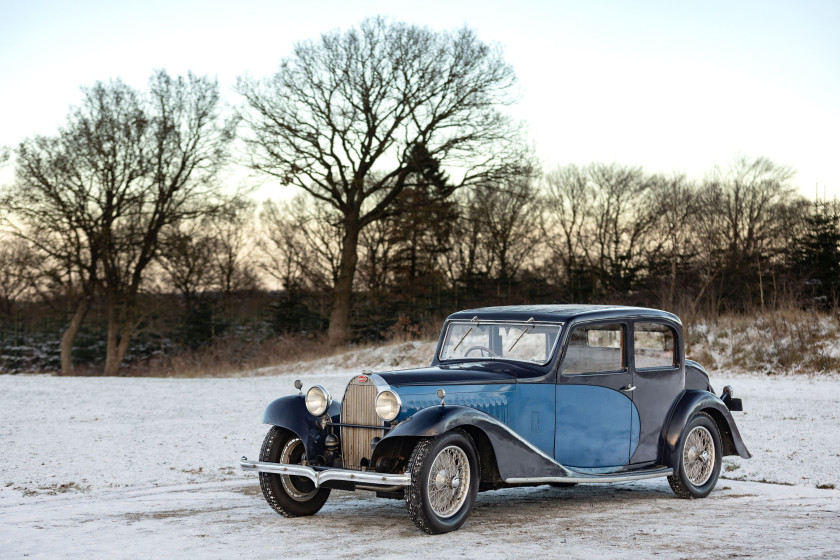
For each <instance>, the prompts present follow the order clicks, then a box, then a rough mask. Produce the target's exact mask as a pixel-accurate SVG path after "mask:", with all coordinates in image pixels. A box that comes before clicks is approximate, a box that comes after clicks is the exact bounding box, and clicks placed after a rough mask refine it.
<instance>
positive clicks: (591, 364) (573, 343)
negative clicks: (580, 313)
mask: <svg viewBox="0 0 840 560" xmlns="http://www.w3.org/2000/svg"><path fill="white" fill-rule="evenodd" d="M624 366H625V364H624V325H620V324H610V325H582V326H580V327H576V328H575V330H573V331H572V333H571V335H569V346H568V347H567V348H566V355H565V356H564V357H563V365H562V366H561V369H560V371H561V373H564V374H577V373H602V372H610V371H621V370H623V369H624Z"/></svg>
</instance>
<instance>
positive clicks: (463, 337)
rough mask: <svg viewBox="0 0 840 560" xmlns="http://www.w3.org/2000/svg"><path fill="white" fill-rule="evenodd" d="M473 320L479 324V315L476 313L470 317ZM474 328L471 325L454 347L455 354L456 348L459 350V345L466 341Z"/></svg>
mask: <svg viewBox="0 0 840 560" xmlns="http://www.w3.org/2000/svg"><path fill="white" fill-rule="evenodd" d="M473 321H475V324H476V325H477V324H478V315H476V316H475V317H473V318H472V319H470V322H473ZM472 330H473V327H470V328H468V329H467V332H465V333H464V336H462V337H461V340H459V341H458V344H456V345H455V348H453V349H452V353H453V354H454V353H455V350H457V349H458V347H459V346H461V343H462V342H464V339H465V338H467V337H468V336H469V335H470V333H471V332H472Z"/></svg>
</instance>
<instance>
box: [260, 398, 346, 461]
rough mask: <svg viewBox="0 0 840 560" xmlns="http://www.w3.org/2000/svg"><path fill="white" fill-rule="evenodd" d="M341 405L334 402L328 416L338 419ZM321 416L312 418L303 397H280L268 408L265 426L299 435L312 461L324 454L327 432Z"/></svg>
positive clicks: (264, 415)
mask: <svg viewBox="0 0 840 560" xmlns="http://www.w3.org/2000/svg"><path fill="white" fill-rule="evenodd" d="M340 408H341V403H339V402H336V401H333V403H332V404H331V405H330V408H329V410H328V411H327V414H328V415H330V416H335V417H337V416H338V414H339V410H340ZM322 418H323V417H321V416H312V415H311V414H310V413H309V411H308V410H307V409H306V402H305V400H304V397H303V395H291V396H288V397H280V398H279V399H276V400H275V401H273V402H272V403H271V404H270V405H268V407H266V409H265V412H264V413H263V420H262V421H263V424H271V425H273V426H278V427H280V428H285V429H286V430H289V431H291V432H293V433H294V434H295V435H297V436H298V437H299V438H300V439H301V441H302V442H303V447H304V449H306V457H307V459H309V460H310V461H311V460H313V459H314V458H315V457H318V456H319V455H323V454H324V440H325V438H326V436H327V431H326V430H325V429H324V428H322V420H321V419H322Z"/></svg>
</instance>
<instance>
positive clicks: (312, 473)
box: [239, 457, 411, 489]
mask: <svg viewBox="0 0 840 560" xmlns="http://www.w3.org/2000/svg"><path fill="white" fill-rule="evenodd" d="M239 466H240V467H241V468H242V469H243V470H246V471H257V472H264V473H272V474H286V475H290V476H303V477H306V478H308V479H309V480H311V481H312V483H313V484H314V485H315V487H316V488H318V487H320V486H321V485H322V484H323V483H325V482H329V481H333V480H339V481H343V482H353V483H355V484H361V485H365V486H382V487H383V489H385V488H388V487H393V486H408V485H409V484H411V473H405V474H384V473H378V472H370V471H351V470H349V469H332V468H324V469H322V470H315V469H313V468H312V467H307V466H304V465H285V464H282V463H265V462H260V461H249V460H248V458H247V457H242V460H241V461H239Z"/></svg>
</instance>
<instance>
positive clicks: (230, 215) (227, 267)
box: [207, 199, 259, 303]
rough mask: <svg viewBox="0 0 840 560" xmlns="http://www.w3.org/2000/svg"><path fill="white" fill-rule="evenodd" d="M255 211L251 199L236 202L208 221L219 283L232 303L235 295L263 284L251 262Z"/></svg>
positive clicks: (229, 204)
mask: <svg viewBox="0 0 840 560" xmlns="http://www.w3.org/2000/svg"><path fill="white" fill-rule="evenodd" d="M255 209H256V208H255V204H254V203H253V202H252V201H250V200H245V199H241V200H235V201H231V202H230V203H228V204H227V206H226V208H225V209H224V211H223V212H221V213H219V214H218V215H216V216H213V219H211V220H208V224H207V225H208V228H209V229H210V236H211V237H212V239H213V240H214V242H215V247H214V251H213V254H212V261H213V268H214V272H215V281H216V285H217V286H218V288H219V289H220V290H221V291H222V294H224V296H225V299H226V300H228V303H229V300H230V297H231V295H232V294H233V293H234V292H237V291H240V290H253V289H256V288H257V286H258V285H259V281H258V279H257V275H256V273H255V271H254V270H253V269H252V266H251V264H250V259H249V257H250V254H251V251H252V250H253V249H254V245H253V243H252V239H253V238H254V232H253V230H252V227H251V224H252V223H253V221H254V217H255V215H254V214H255Z"/></svg>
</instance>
